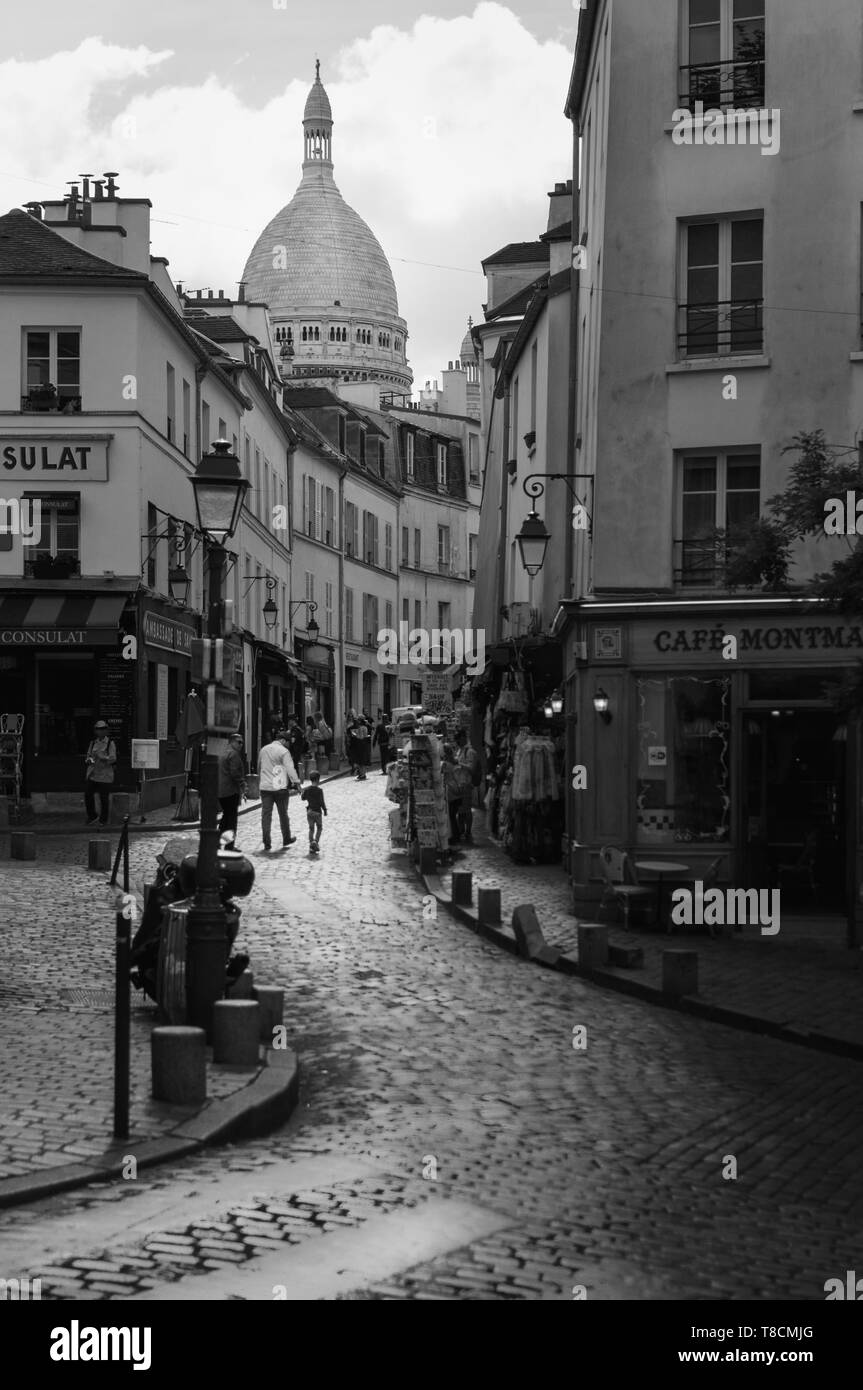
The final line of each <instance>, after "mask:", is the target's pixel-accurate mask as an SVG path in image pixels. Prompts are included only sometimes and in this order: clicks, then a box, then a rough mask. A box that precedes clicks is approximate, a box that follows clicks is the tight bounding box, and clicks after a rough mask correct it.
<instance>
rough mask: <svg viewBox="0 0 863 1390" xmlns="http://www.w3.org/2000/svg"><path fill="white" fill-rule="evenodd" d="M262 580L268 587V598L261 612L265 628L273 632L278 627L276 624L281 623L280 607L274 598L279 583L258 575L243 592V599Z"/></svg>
mask: <svg viewBox="0 0 863 1390" xmlns="http://www.w3.org/2000/svg"><path fill="white" fill-rule="evenodd" d="M262 579H263V581H264V583H265V584H266V586H267V598H266V602H265V603H264V606H263V609H262V610H261V611H262V613H263V615H264V626H265V627H266V628H267V630H268V631H269V632H272V630H273V628H274V627H275V626H276V623H277V622H278V621H279V605H278V604H277V603H276V600H275V599H274V598H273V594H274V593H275V591H276V586H277V583H278V581H277V580H275V579H271V578H270V576H269V575H268V574H256V575H255V577H254V579H250V580H249V582H248V584H247V585H246V587H245V589H244V590H243V598H245V597H246V594H247V593H248V592H249V590H250V589H251V587H252V585H253V584H259V583H260V582H261V580H262Z"/></svg>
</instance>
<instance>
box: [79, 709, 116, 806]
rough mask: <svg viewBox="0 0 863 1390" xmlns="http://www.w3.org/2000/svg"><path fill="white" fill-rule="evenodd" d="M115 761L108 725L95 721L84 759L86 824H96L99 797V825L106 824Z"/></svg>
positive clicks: (103, 721)
mask: <svg viewBox="0 0 863 1390" xmlns="http://www.w3.org/2000/svg"><path fill="white" fill-rule="evenodd" d="M116 761H117V747H116V744H115V743H114V740H113V739H112V738H110V737H109V733H108V725H107V724H106V723H105V720H104V719H97V720H96V723H95V724H94V725H93V737H92V739H91V741H90V746H89V748H88V749H87V753H86V757H85V767H86V769H87V771H86V777H85V781H84V805H85V806H86V808H87V824H88V825H95V824H96V819H97V817H96V796H97V795H98V797H99V816H98V821H99V824H100V825H107V824H108V810H109V808H110V804H111V791H110V788H111V785H112V783H113V781H114V764H115V763H116Z"/></svg>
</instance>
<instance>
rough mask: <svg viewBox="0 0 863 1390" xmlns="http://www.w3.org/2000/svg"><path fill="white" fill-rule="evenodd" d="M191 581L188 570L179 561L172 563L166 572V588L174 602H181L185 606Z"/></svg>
mask: <svg viewBox="0 0 863 1390" xmlns="http://www.w3.org/2000/svg"><path fill="white" fill-rule="evenodd" d="M191 582H192V581H191V579H190V578H189V573H188V570H187V569H186V567H185V566H184V565H182V564H179V563H177V564H176V565H172V567H171V569H170V571H169V574H168V588H169V590H170V592H171V598H172V599H173V600H174V602H175V603H181V604H182V605H183V607H185V605H186V601H187V599H188V597H189V585H190V584H191Z"/></svg>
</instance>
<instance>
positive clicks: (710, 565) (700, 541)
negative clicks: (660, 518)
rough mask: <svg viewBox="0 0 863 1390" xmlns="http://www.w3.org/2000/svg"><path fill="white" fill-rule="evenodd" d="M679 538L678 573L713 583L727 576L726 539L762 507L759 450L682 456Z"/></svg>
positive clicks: (682, 580)
mask: <svg viewBox="0 0 863 1390" xmlns="http://www.w3.org/2000/svg"><path fill="white" fill-rule="evenodd" d="M679 477H680V499H679V504H678V516H679V528H680V529H679V530H678V533H677V534H678V536H679V537H680V539H679V540H678V541H677V543H676V549H677V555H676V559H675V579H676V581H677V583H679V584H682V585H701V586H705V585H707V586H713V585H717V584H721V583H722V582H723V579H724V560H725V550H724V542H723V539H722V537H721V536H719V535H717V531H721V532H725V533H726V534H727V536H728V537H729V538H730V537H732V536H733V534H734V528H735V526H738V525H740V523H741V522H744V521H748V520H750V519H751V518H754V517H757V516H758V515H759V514H760V511H761V462H760V458H759V455H758V454H757V453H756V454H694V455H686V456H685V457H684V458H682V459H681V461H680V474H679Z"/></svg>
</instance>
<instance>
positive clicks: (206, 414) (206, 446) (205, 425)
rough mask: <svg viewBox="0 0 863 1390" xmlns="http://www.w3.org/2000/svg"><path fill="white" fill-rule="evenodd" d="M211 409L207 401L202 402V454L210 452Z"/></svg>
mask: <svg viewBox="0 0 863 1390" xmlns="http://www.w3.org/2000/svg"><path fill="white" fill-rule="evenodd" d="M210 443H211V440H210V407H209V406H208V405H207V402H206V401H201V452H202V453H204V454H209V452H210Z"/></svg>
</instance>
